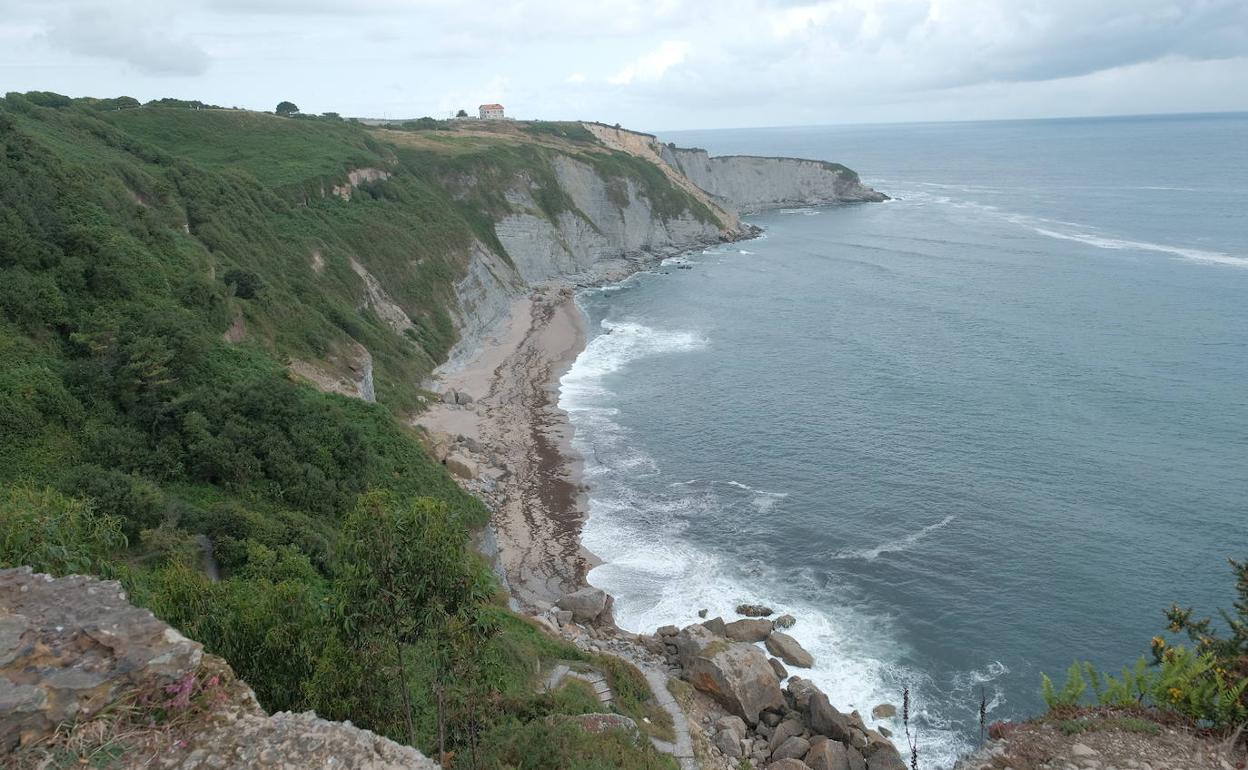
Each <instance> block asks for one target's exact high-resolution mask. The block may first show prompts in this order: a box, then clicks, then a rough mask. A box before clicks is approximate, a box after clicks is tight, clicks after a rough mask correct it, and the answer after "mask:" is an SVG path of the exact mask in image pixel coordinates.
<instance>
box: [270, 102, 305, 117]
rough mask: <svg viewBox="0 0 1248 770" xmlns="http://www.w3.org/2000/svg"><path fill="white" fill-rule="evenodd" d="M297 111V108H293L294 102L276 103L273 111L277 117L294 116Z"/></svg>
mask: <svg viewBox="0 0 1248 770" xmlns="http://www.w3.org/2000/svg"><path fill="white" fill-rule="evenodd" d="M298 111H299V108H298V107H296V106H295V103H294V102H278V103H277V109H276V110H274V112H276V113H277V114H278V115H285V116H287V117H289V116H291V115H294V114H295V113H296V112H298Z"/></svg>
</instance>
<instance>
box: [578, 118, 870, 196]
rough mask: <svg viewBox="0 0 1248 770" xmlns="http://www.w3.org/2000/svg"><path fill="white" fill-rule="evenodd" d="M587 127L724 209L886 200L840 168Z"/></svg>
mask: <svg viewBox="0 0 1248 770" xmlns="http://www.w3.org/2000/svg"><path fill="white" fill-rule="evenodd" d="M587 127H588V128H589V129H590V130H591V131H593V132H594V134H595V135H596V136H597V137H598V138H599V139H600V140H602V141H603V143H604V144H607V145H608V146H612V147H615V148H617V149H620V150H621V151H625V152H635V153H638V154H641V155H644V156H646V157H648V158H651V159H652V161H653V162H655V163H657V164H660V165H663V166H665V167H666V168H667V169H670V172H669V174H670V175H671V176H673V177H680V178H683V179H685V180H688V182H689V183H692V184H693V185H694V186H696V187H697V188H698V189H700V190H703V191H705V192H706V193H708V194H709V195H710V196H712V198H713V199H714V200H715V201H716V202H717V203H720V204H722V205H723V206H724V207H725V208H729V209H734V210H735V211H737V212H741V213H750V212H755V211H761V210H764V209H771V208H779V207H783V206H823V205H829V204H837V203H858V202H873V203H878V202H880V201H885V200H888V196H887V195H884V194H883V193H880V192H877V191H875V190H873V189H871V188H870V187H868V186H866V185H864V184H863V183H862V181H861V180H860V179H859V178H858V174H857V173H855V172H854V171H853V170H852V169H849V168H846V167H845V166H843V165H841V164H839V163H829V162H827V161H822V160H804V159H801V158H772V157H759V156H752V155H724V156H715V157H712V156H711V155H710V154H708V153H707V151H706V150H699V149H684V148H680V147H675V146H673V145H668V144H663V143H662V142H660V141H658V139H657V138H656V137H654V136H651V135H649V134H640V133H637V132H634V131H627V130H625V129H619V128H612V127H610V126H604V125H600V124H587Z"/></svg>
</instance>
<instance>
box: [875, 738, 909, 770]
mask: <svg viewBox="0 0 1248 770" xmlns="http://www.w3.org/2000/svg"><path fill="white" fill-rule="evenodd" d="M866 770H907V767H906V762H905V760H904V759H902V758H901V755H900V754H898V753H897V749H895V748H893V746H892V744H891V743H890V744H889V745H888V746H887V747H882V748H881V749H880V750H879V751H877V752H875V753H874V754H872V755H871V756H869V757H867V768H866Z"/></svg>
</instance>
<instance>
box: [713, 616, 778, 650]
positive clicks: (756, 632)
mask: <svg viewBox="0 0 1248 770" xmlns="http://www.w3.org/2000/svg"><path fill="white" fill-rule="evenodd" d="M770 635H771V621H770V620H762V619H757V620H756V619H751V618H746V619H744V620H734V621H732V622H731V623H726V624H724V636H726V637H728V638H729V639H731V640H733V641H734V642H750V643H751V644H752V643H754V642H761V641H763V640H764V639H766V638H767V637H768V636H770Z"/></svg>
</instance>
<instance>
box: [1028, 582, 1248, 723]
mask: <svg viewBox="0 0 1248 770" xmlns="http://www.w3.org/2000/svg"><path fill="white" fill-rule="evenodd" d="M1230 564H1231V568H1232V570H1234V572H1235V576H1236V590H1237V593H1238V599H1237V600H1236V601H1235V603H1234V608H1235V612H1234V614H1232V613H1230V612H1225V611H1223V612H1222V613H1221V614H1222V617H1223V619H1224V620H1225V621H1226V624H1227V626H1228V628H1229V631H1230V633H1229V635H1228V636H1225V637H1223V636H1221V635H1220V634H1219V633H1218V632H1217V631H1216V630H1215V629H1214V628H1213V623H1212V621H1211V620H1209V619H1207V618H1206V619H1202V620H1194V619H1193V618H1192V610H1191V609H1190V608H1187V609H1184V608H1181V607H1179V606H1178V605H1174V606H1172V607H1171V608H1170V609H1169V610H1167V611H1166V613H1165V614H1166V618H1167V620H1168V621H1169V627H1168V629H1169V631H1171V632H1172V633H1179V632H1186V633H1187V634H1188V636H1189V637H1190V638H1191V639H1192V640H1193V641H1194V642H1196V648H1195V649H1189V648H1187V647H1184V646H1182V645H1179V646H1172V645H1170V644H1169V643H1168V642H1167V641H1166V639H1165V638H1164V637H1162V636H1155V637H1153V640H1152V645H1151V647H1152V664H1151V665H1150V664H1149V662H1148V660H1147V659H1146V658H1144V657H1140V659H1139V660H1138V661H1136V664H1135V667H1134V668H1124V669H1123V670H1122V675H1121V676H1118V677H1114V676H1109V675H1104V676H1102V675H1101V674H1100V673H1099V672H1098V671H1097V670H1096V668H1095V667H1094V666H1093V665H1092V664H1091V663H1082V664H1081V663H1074V664H1072V665H1071V667H1070V668H1069V669H1068V670H1067V672H1066V679H1065V682H1064V683H1063V685H1062V688H1061V689H1060V690H1058V689H1056V688H1055V687H1054V686H1053V682H1052V680H1051V679H1049V677H1048V675H1047V674H1041V685H1042V690H1043V695H1044V700H1045V703H1047V704H1048V706H1049V708H1050V709H1061V708H1063V707H1071V706H1077V705H1079V703H1080V702H1081V700H1082V699H1083V696H1084V693H1085V692H1086V691H1087V689H1088V687H1089V686H1090V687H1091V688H1092V691H1093V693H1094V694H1095V696H1096V700H1097V701H1098V702H1099V703H1101V704H1102V705H1109V706H1128V705H1136V704H1140V705H1146V706H1154V707H1156V708H1160V709H1164V710H1166V711H1170V712H1173V713H1176V714H1179V715H1182V716H1183V717H1186V718H1188V719H1190V720H1192V721H1194V722H1196V723H1198V724H1200V725H1202V726H1206V727H1210V728H1212V729H1214V730H1218V731H1223V732H1225V731H1230V730H1233V729H1235V728H1236V727H1237V726H1239V725H1241V724H1243V723H1244V722H1248V563H1241V562H1237V561H1235V560H1230Z"/></svg>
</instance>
